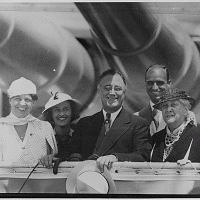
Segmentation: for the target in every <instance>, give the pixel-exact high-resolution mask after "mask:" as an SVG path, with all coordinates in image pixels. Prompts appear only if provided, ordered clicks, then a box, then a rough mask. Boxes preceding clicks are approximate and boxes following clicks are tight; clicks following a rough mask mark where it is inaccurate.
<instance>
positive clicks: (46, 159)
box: [39, 154, 58, 169]
mask: <svg viewBox="0 0 200 200" xmlns="http://www.w3.org/2000/svg"><path fill="white" fill-rule="evenodd" d="M57 159H58V158H55V157H54V155H53V154H49V155H46V156H43V157H41V158H40V159H39V162H40V163H41V164H42V165H43V166H44V167H46V168H48V169H49V168H51V167H53V161H55V160H57Z"/></svg>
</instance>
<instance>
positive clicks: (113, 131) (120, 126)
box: [98, 108, 131, 156]
mask: <svg viewBox="0 0 200 200" xmlns="http://www.w3.org/2000/svg"><path fill="white" fill-rule="evenodd" d="M130 125H131V123H130V120H129V118H128V116H127V114H126V111H125V110H124V109H123V108H122V110H121V112H120V113H119V114H118V116H117V117H116V119H115V121H114V122H113V124H112V126H111V128H110V130H109V131H108V132H107V134H106V135H105V137H104V140H103V143H102V145H101V147H100V148H99V151H98V155H99V156H102V155H105V154H106V152H108V151H109V150H110V149H111V148H112V147H113V145H114V144H115V143H116V142H117V141H118V140H119V139H120V138H121V137H122V135H124V134H125V133H126V131H127V130H128V129H129V127H130Z"/></svg>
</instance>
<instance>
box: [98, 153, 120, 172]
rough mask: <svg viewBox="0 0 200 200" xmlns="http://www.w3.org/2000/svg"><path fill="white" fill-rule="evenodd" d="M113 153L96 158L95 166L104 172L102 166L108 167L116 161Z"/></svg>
mask: <svg viewBox="0 0 200 200" xmlns="http://www.w3.org/2000/svg"><path fill="white" fill-rule="evenodd" d="M117 161H118V160H117V158H116V156H115V155H108V156H101V157H99V158H98V159H97V167H98V168H99V169H100V171H101V172H104V166H105V167H107V168H108V169H110V168H111V167H112V163H113V162H117Z"/></svg>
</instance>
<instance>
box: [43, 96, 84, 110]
mask: <svg viewBox="0 0 200 200" xmlns="http://www.w3.org/2000/svg"><path fill="white" fill-rule="evenodd" d="M65 101H71V102H73V103H75V105H76V107H77V109H78V108H80V107H81V102H80V101H78V100H76V99H67V100H62V101H58V102H57V103H56V104H53V105H51V106H50V107H48V108H46V109H44V110H43V111H42V113H44V112H45V111H47V110H49V109H50V108H52V107H54V106H56V105H58V104H60V103H63V102H65Z"/></svg>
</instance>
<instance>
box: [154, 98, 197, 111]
mask: <svg viewBox="0 0 200 200" xmlns="http://www.w3.org/2000/svg"><path fill="white" fill-rule="evenodd" d="M179 99H186V100H188V101H189V102H190V105H191V108H192V107H193V106H194V104H195V99H193V98H192V97H186V98H184V97H181V98H180V97H179V98H176V97H175V98H171V99H167V100H164V101H161V102H159V103H157V104H155V105H154V106H153V107H154V108H156V109H158V110H162V108H161V105H162V104H163V103H165V102H167V101H174V100H179Z"/></svg>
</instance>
